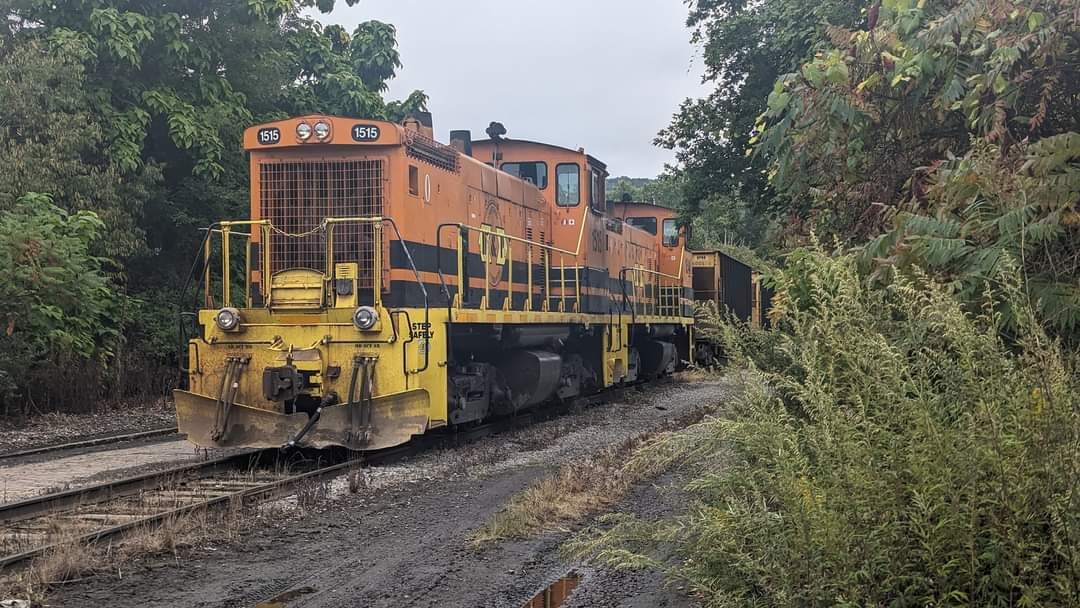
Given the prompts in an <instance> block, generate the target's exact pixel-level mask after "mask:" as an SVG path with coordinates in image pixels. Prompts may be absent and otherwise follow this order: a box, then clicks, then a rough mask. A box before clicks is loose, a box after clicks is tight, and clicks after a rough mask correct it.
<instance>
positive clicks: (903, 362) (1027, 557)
mask: <svg viewBox="0 0 1080 608" xmlns="http://www.w3.org/2000/svg"><path fill="white" fill-rule="evenodd" d="M1005 266H1006V267H1007V266H1008V264H1006V265H1005ZM1015 274H1016V273H1013V274H1009V273H1001V274H999V275H998V277H997V280H998V285H997V289H996V291H995V293H1003V294H1005V296H1004V297H1006V298H1008V299H1009V304H1010V306H1009V308H1008V310H1009V311H1010V315H1011V316H1012V317H1013V319H1014V323H1013V324H1012V325H1013V326H1014V327H1015V328H1016V329H1015V331H1014V332H1010V333H1009V341H1008V342H1006V341H1005V339H1003V338H1002V333H1003V332H1002V331H1001V330H1002V328H1003V327H1004V326H1005V321H1004V320H1003V319H1002V316H1001V314H999V313H998V312H996V311H997V310H999V309H1000V307H1001V305H1002V302H1000V301H998V302H994V301H989V300H988V301H986V302H985V305H984V307H983V308H982V309H981V311H980V312H979V313H978V314H971V313H969V312H965V310H966V309H965V308H964V307H963V306H962V305H961V304H960V303H959V302H958V300H957V298H956V297H955V296H954V295H953V294H951V293H950V292H949V291H948V290H947V289H945V288H943V287H941V286H939V285H935V284H932V283H930V282H929V281H928V280H925V279H922V278H917V279H915V280H908V279H904V278H897V279H896V281H895V282H894V283H892V284H891V285H889V286H888V287H885V288H868V287H867V284H866V283H865V281H864V280H863V279H862V278H861V277H860V275H859V274H858V272H857V269H856V263H855V261H854V260H853V259H852V258H850V257H846V256H845V257H830V256H827V255H824V254H821V253H817V252H810V253H805V252H804V253H802V254H801V255H800V256H798V257H797V260H796V261H795V263H793V265H792V266H791V267H789V269H788V270H786V271H784V272H781V273H779V274H778V275H777V276H778V278H777V285H778V288H779V289H778V293H777V296H776V298H775V300H774V303H775V305H776V307H777V310H776V311H775V313H776V315H777V316H778V317H779V321H780V326H781V328H782V329H781V330H780V331H778V332H776V334H775V337H774V338H773V340H774V341H775V344H774V346H773V348H774V350H775V352H774V353H773V355H772V356H771V357H768V358H766V357H761V356H760V355H759V354H756V353H744V355H751V354H753V356H752V357H750V356H745V357H744V358H743V360H744V361H747V362H748V364H749V366H750V369H751V370H752V372H751V373H752V375H754V376H756V377H757V378H758V379H759V380H760V382H753V383H750V384H749V385H748V389H747V392H746V394H745V396H744V397H743V398H742V399H741V400H740V401H739V402H738V403H737V404H736V405H734V406H733V407H732V410H731V412H730V415H729V416H726V417H724V418H723V419H719V420H714V421H710V422H707V423H706V424H707V425H709V428H710V430H711V431H712V433H710V434H709V436H710V440H709V441H706V442H704V443H701V442H700V441H699V442H698V443H696V444H695V445H693V446H692V447H691V448H690V449H691V454H692V456H693V457H694V459H695V462H697V463H698V464H699V465H700V466H701V472H700V475H697V476H696V479H694V480H693V481H692V482H691V483H689V485H688V486H687V489H688V491H689V492H691V494H692V495H693V496H694V498H695V499H696V500H695V502H694V505H693V507H692V508H691V509H689V511H688V512H687V513H685V514H683V515H681V516H679V517H676V518H673V519H668V520H662V521H659V522H642V521H635V520H631V519H622V520H620V521H619V522H618V523H617V525H615V526H614V527H613V528H609V529H608V530H607V531H605V532H602V533H597V534H596V535H592V536H587V537H585V538H583V539H582V540H580V541H579V542H577V543H576V544H575V548H576V550H577V551H579V552H581V553H584V554H591V555H594V556H597V557H599V558H600V559H601V560H602V561H605V562H607V563H612V564H621V565H640V564H645V563H655V564H664V565H666V567H667V568H668V570H669V572H670V574H671V575H672V576H673V577H674V578H676V579H679V580H681V581H683V582H684V583H686V584H689V585H690V586H691V588H692V589H694V590H696V591H697V592H700V593H701V594H702V596H703V597H704V598H705V599H706V603H707V604H708V605H710V606H826V605H828V606H831V605H846V606H952V605H964V606H1025V605H1026V606H1066V605H1069V606H1075V605H1078V603H1080V475H1078V472H1080V417H1078V412H1080V408H1078V406H1080V398H1078V396H1077V395H1078V389H1080V382H1078V381H1077V376H1076V374H1075V369H1074V367H1073V362H1072V361H1071V360H1068V359H1066V358H1064V357H1063V354H1062V350H1061V349H1060V348H1059V345H1058V344H1057V343H1055V342H1054V341H1053V340H1051V339H1049V338H1048V337H1047V335H1046V334H1045V333H1044V332H1043V330H1042V329H1041V327H1040V326H1039V325H1038V324H1037V323H1036V321H1035V319H1034V317H1033V315H1032V313H1031V310H1032V307H1031V306H1029V305H1028V304H1026V302H1025V298H1024V293H1025V291H1024V286H1023V285H1022V284H1021V283H1020V282H1019V281H1018V280H1016V279H1015V278H1014V275H1015ZM914 276H916V277H918V274H917V273H914ZM988 293H989V292H988ZM732 335H734V334H732ZM739 344H753V345H755V346H756V347H759V348H760V347H761V345H762V344H768V341H762V340H759V339H753V340H749V341H745V340H744V341H740V340H738V339H735V340H732V341H731V342H730V347H731V348H733V349H737V348H738V346H739ZM754 361H758V362H760V361H768V362H770V363H769V365H770V366H771V368H770V369H761V368H758V367H756V366H755V365H754V363H753V362H754ZM672 554H673V555H674V556H675V558H676V559H670V557H671V555H672Z"/></svg>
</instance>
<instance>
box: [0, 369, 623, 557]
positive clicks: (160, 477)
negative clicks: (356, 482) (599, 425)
mask: <svg viewBox="0 0 1080 608" xmlns="http://www.w3.org/2000/svg"><path fill="white" fill-rule="evenodd" d="M631 386H632V385H631ZM624 396H625V388H624V387H617V388H609V389H606V390H603V391H601V392H599V393H595V394H593V395H587V396H582V397H580V398H578V399H576V400H573V401H568V402H564V403H561V404H559V405H557V406H553V407H547V408H541V409H530V410H525V411H522V412H517V413H515V414H512V415H509V416H505V417H502V418H500V419H498V420H495V421H492V422H490V423H487V424H483V425H478V426H475V427H471V428H467V429H460V430H455V431H453V432H448V433H439V434H433V435H423V436H420V437H417V438H415V439H414V440H413V441H411V442H409V443H406V444H404V445H400V446H396V447H392V448H387V449H384V450H378V451H375V452H367V453H359V454H357V455H356V457H354V458H349V459H347V460H346V461H345V462H341V463H337V464H333V465H330V466H326V467H322V468H319V469H316V470H313V471H308V472H304V473H300V474H297V475H293V476H290V477H286V478H282V479H279V480H274V481H271V482H267V483H264V484H261V485H258V486H255V487H251V488H246V489H243V490H238V491H236V492H230V493H227V494H224V495H221V496H214V497H211V498H208V499H205V500H200V501H197V502H193V503H191V504H187V505H183V506H180V507H176V508H172V509H168V510H165V511H162V512H159V513H155V514H152V515H148V516H146V517H142V518H138V519H134V520H132V521H128V522H124V523H121V524H117V525H113V526H109V527H105V528H101V529H98V530H94V531H91V532H88V533H85V534H82V535H79V536H76V537H74V538H69V539H65V540H64V542H63V543H48V544H45V545H41V546H37V547H33V548H30V549H26V550H23V551H20V552H18V553H13V554H10V555H6V556H0V571H3V570H5V569H7V568H9V567H11V566H13V565H16V564H19V563H22V562H26V561H28V560H30V559H33V558H35V557H39V556H41V555H43V554H45V553H47V552H49V551H51V550H53V549H55V548H57V547H59V546H62V545H65V544H70V543H79V544H91V543H95V542H98V541H101V540H103V539H106V538H110V537H114V536H119V535H122V534H124V533H126V532H130V531H132V530H136V529H140V528H143V529H145V528H147V527H150V526H153V525H155V524H160V523H162V522H165V521H168V520H169V519H170V518H174V517H180V516H183V515H187V514H190V513H193V512H196V511H200V510H208V509H212V508H215V507H220V506H224V505H229V504H250V503H252V502H255V501H262V500H272V499H275V498H282V497H285V496H289V495H290V494H291V493H292V491H293V490H292V489H293V487H294V486H296V485H298V484H301V483H303V482H307V481H312V480H322V479H326V478H329V477H336V476H337V475H340V474H341V473H343V472H345V471H346V470H347V469H349V468H351V467H357V466H373V465H386V464H391V463H394V462H398V461H400V460H403V459H406V458H409V457H411V456H414V455H417V454H420V453H423V452H426V451H428V450H432V449H438V448H440V447H448V446H452V445H453V444H456V443H461V442H462V441H475V440H477V439H481V438H484V437H488V436H491V435H496V434H498V433H501V432H505V431H508V430H513V429H516V428H522V427H525V426H528V425H531V424H534V423H536V422H539V421H543V420H550V419H552V418H556V417H558V416H561V415H564V414H565V413H567V412H568V411H570V410H572V409H574V408H575V407H588V406H593V405H598V404H601V403H607V402H610V401H613V400H617V399H620V398H623V397H624ZM273 451H274V450H256V451H250V452H244V453H241V454H235V455H232V456H226V457H223V458H218V459H215V460H211V461H207V462H201V463H195V464H191V465H185V466H180V467H174V468H171V469H168V470H165V471H159V472H153V473H146V474H142V475H136V476H133V477H129V478H125V479H121V480H117V481H111V482H106V483H101V484H97V485H93V486H89V487H86V488H78V489H74V490H68V491H63V492H57V493H54V494H48V495H45V496H38V497H34V498H30V499H27V500H23V501H20V502H15V503H10V504H7V505H0V526H6V525H9V524H12V523H18V522H20V521H27V520H32V519H36V518H40V517H47V516H49V515H58V514H62V513H64V512H66V511H67V510H71V509H74V508H77V507H80V506H86V505H92V504H101V503H106V502H109V501H112V500H116V499H120V498H124V497H127V496H132V495H135V494H138V493H139V492H142V491H145V490H158V489H167V488H168V487H169V485H170V484H171V483H172V482H175V481H177V480H179V481H181V482H187V481H197V480H200V479H206V478H212V475H213V473H214V472H217V471H218V470H236V469H237V466H238V465H242V464H244V463H247V464H249V465H250V464H252V463H255V462H257V461H258V459H259V458H260V457H261V456H264V455H266V454H268V453H270V452H273Z"/></svg>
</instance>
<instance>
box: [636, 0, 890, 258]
mask: <svg viewBox="0 0 1080 608" xmlns="http://www.w3.org/2000/svg"><path fill="white" fill-rule="evenodd" d="M688 4H689V6H690V16H689V19H688V25H689V26H690V27H691V28H693V32H694V34H693V41H694V42H695V43H698V44H701V45H702V48H703V60H704V64H705V73H704V81H705V82H706V83H709V84H712V85H714V86H715V89H714V91H713V92H712V93H710V94H709V95H708V96H707V97H705V98H703V99H694V100H687V101H685V102H684V103H683V104H682V106H681V107H680V109H679V112H678V113H677V114H676V115H675V118H674V120H673V121H672V123H671V125H670V126H669V127H668V128H667V129H666V130H664V131H663V132H662V133H660V136H659V137H658V138H657V143H658V144H659V145H662V146H664V147H667V148H671V149H674V150H675V151H676V152H677V155H676V157H677V160H678V168H677V169H676V173H677V174H678V175H680V176H681V177H682V178H684V179H685V186H684V188H683V195H682V197H681V200H680V203H679V206H678V208H679V210H680V212H681V213H682V215H683V216H685V217H688V218H698V217H699V216H701V215H702V214H705V215H706V216H707V217H708V218H709V219H708V220H707V221H704V222H700V221H699V222H697V224H701V225H698V226H697V230H698V232H699V234H705V229H706V228H710V227H713V232H715V236H714V237H711V240H712V241H715V242H740V243H743V244H746V245H750V246H759V245H761V244H763V243H766V240H767V239H769V238H770V237H771V230H770V228H771V227H772V225H773V224H774V223H775V222H776V221H777V220H779V221H780V222H783V224H784V225H785V226H787V227H790V226H791V225H792V224H795V225H798V224H799V220H800V219H801V214H800V213H798V211H799V210H800V207H799V205H800V204H801V203H800V202H799V201H793V200H791V199H788V198H787V197H784V196H779V197H778V196H777V194H776V193H775V192H774V191H773V189H772V188H771V186H770V184H769V183H768V180H767V174H766V172H765V169H766V166H767V164H768V157H767V156H764V155H758V156H747V154H746V150H747V149H748V148H749V147H750V146H751V142H752V141H753V137H754V135H755V124H756V121H757V118H758V116H759V115H760V114H761V113H762V112H763V111H765V109H766V99H767V97H768V96H769V92H770V91H771V90H772V89H773V83H774V82H775V81H776V79H777V77H778V76H780V75H781V74H785V73H787V72H791V71H794V70H795V69H797V67H798V66H799V64H800V62H801V61H803V60H804V59H806V58H808V57H809V56H810V55H811V54H812V53H813V51H814V50H815V49H816V48H817V47H819V46H822V45H823V44H824V43H825V41H824V39H823V33H824V31H825V29H826V27H827V26H829V25H830V24H831V25H836V26H843V27H853V26H854V25H855V24H856V23H857V22H859V21H861V19H862V13H861V10H862V9H863V8H864V7H866V6H868V5H869V4H870V2H868V1H866V0H859V1H857V2H848V1H841V0H824V1H820V2H805V1H804V0H764V1H761V2H748V1H746V0H691V1H689V2H688Z"/></svg>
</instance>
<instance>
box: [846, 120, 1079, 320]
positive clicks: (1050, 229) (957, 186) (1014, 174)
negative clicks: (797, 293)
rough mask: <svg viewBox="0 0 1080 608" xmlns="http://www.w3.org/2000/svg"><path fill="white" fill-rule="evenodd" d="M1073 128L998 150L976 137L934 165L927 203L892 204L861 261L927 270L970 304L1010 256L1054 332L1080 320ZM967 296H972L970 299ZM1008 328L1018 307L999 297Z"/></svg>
mask: <svg viewBox="0 0 1080 608" xmlns="http://www.w3.org/2000/svg"><path fill="white" fill-rule="evenodd" d="M1077 201H1080V135H1077V134H1076V133H1067V134H1064V135H1057V136H1051V137H1047V138H1045V139H1042V140H1040V141H1039V142H1038V143H1035V144H1031V145H1024V144H1018V145H1016V146H1014V149H1013V150H1012V152H1011V153H1009V154H1007V155H1003V154H1002V153H1001V150H1000V148H999V147H998V146H993V145H989V144H980V145H978V146H976V147H975V148H974V149H973V150H972V151H971V152H969V153H968V154H967V155H966V156H965V157H963V158H960V159H954V160H951V161H949V162H947V163H944V164H942V165H941V166H939V167H938V168H937V169H936V171H934V173H933V174H932V175H931V176H930V179H929V183H928V185H927V187H926V203H925V205H924V207H925V209H926V211H922V210H920V209H919V208H915V207H913V208H911V210H904V211H902V212H900V213H898V214H897V215H896V216H895V217H894V218H893V222H894V227H893V229H892V230H890V231H889V232H886V233H885V234H883V235H882V236H880V237H878V238H877V239H874V240H873V241H871V242H870V243H869V244H868V245H867V246H866V247H865V248H864V249H863V251H862V256H863V262H864V264H865V265H866V267H868V268H869V267H874V268H876V272H877V274H878V275H879V276H888V275H889V274H891V273H892V272H894V271H896V270H899V271H900V272H906V270H907V269H908V268H910V267H911V266H913V265H915V266H919V267H922V268H925V269H927V270H930V271H932V272H933V273H934V276H935V277H937V278H938V279H939V280H941V281H945V282H949V283H950V284H953V285H955V286H956V288H957V289H958V293H959V295H960V296H961V297H963V298H964V299H965V300H966V301H968V302H972V303H976V302H977V301H978V299H979V298H980V296H981V295H982V291H983V289H984V286H985V285H986V283H987V281H993V279H994V277H995V276H996V275H997V273H999V272H1000V271H1001V268H1002V265H1003V264H1006V263H1009V262H1010V261H1011V260H1016V261H1017V263H1019V265H1020V268H1021V271H1022V272H1023V274H1024V276H1025V278H1026V287H1027V289H1028V293H1029V296H1030V298H1031V300H1032V302H1033V305H1034V306H1035V308H1036V310H1037V311H1038V312H1039V315H1040V317H1041V318H1043V319H1045V320H1046V322H1047V323H1048V324H1049V325H1050V326H1051V327H1052V328H1053V329H1054V330H1055V331H1056V332H1057V333H1059V334H1061V335H1065V336H1075V335H1076V330H1077V329H1078V328H1080V288H1078V287H1077V280H1076V278H1077V276H1080V261H1078V260H1080V238H1078V237H1080V215H1078V214H1077V210H1076V204H1077ZM973 305H974V304H973ZM1001 312H1002V313H1003V315H1004V318H1005V320H1006V322H1007V323H1008V325H1009V327H1010V329H1012V328H1013V326H1014V325H1015V323H1016V314H1015V313H1014V312H1013V311H1012V310H1011V309H1010V308H1009V307H1008V303H1007V302H1006V303H1004V305H1003V309H1002V311H1001Z"/></svg>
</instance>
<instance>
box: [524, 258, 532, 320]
mask: <svg viewBox="0 0 1080 608" xmlns="http://www.w3.org/2000/svg"><path fill="white" fill-rule="evenodd" d="M525 249H526V254H525V257H526V258H527V262H528V263H527V267H528V271H526V273H525V276H526V277H528V278H527V279H526V282H527V283H528V286H529V288H528V289H529V292H528V293H529V295H527V296H525V310H526V311H528V312H532V299H533V285H532V282H533V260H532V245H529V246H528V247H526V248H525Z"/></svg>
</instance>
